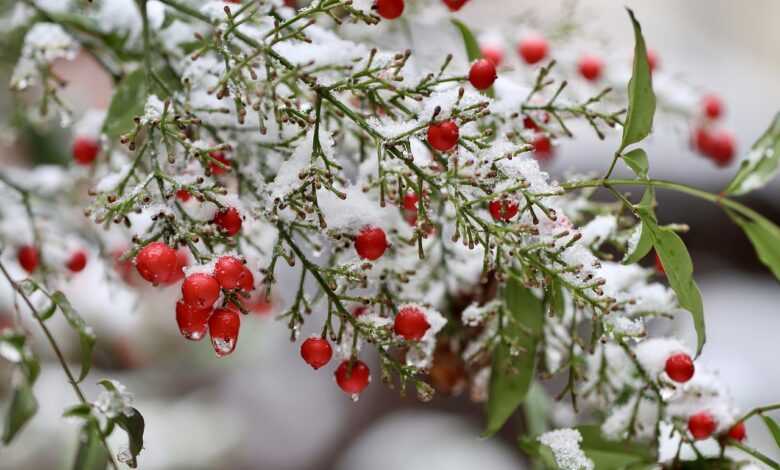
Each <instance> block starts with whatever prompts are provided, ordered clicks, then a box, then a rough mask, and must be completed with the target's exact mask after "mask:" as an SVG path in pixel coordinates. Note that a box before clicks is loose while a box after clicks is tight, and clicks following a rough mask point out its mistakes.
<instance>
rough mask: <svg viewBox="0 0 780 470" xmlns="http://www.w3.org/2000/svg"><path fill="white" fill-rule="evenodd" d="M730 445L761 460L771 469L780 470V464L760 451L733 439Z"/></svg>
mask: <svg viewBox="0 0 780 470" xmlns="http://www.w3.org/2000/svg"><path fill="white" fill-rule="evenodd" d="M729 445H730V446H732V447H736V448H737V449H739V450H741V451H742V452H745V453H746V454H749V455H750V456H751V457H753V458H755V459H758V460H760V461H761V462H763V463H765V464H767V465H768V466H769V467H771V468H773V469H775V470H780V464H779V463H777V462H775V461H774V460H772V459H770V458H769V457H767V456H766V455H764V454H763V453H761V452H759V451H758V450H756V449H754V448H752V447H749V446H746V445H745V444H743V443H741V442H739V441H735V440H733V439H730V440H729Z"/></svg>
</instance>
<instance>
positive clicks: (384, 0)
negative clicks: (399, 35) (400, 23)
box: [374, 0, 404, 20]
mask: <svg viewBox="0 0 780 470" xmlns="http://www.w3.org/2000/svg"><path fill="white" fill-rule="evenodd" d="M374 5H375V7H376V11H377V13H379V16H381V17H382V18H384V19H386V20H394V19H396V18H398V17H399V16H401V13H403V12H404V0H376V2H375V4H374Z"/></svg>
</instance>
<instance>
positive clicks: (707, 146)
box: [692, 95, 736, 167]
mask: <svg viewBox="0 0 780 470" xmlns="http://www.w3.org/2000/svg"><path fill="white" fill-rule="evenodd" d="M701 114H702V117H701V119H700V121H701V122H700V123H699V124H698V125H697V126H696V127H695V129H694V131H693V142H692V144H693V147H694V149H695V150H696V151H698V152H699V153H700V154H701V155H702V156H704V157H706V158H709V159H710V160H712V162H713V163H715V165H717V166H719V167H725V166H728V165H729V164H731V162H732V161H733V160H734V154H735V150H736V144H735V141H734V135H733V134H732V133H731V132H730V131H728V130H726V129H722V128H716V127H715V126H714V123H715V122H716V121H718V120H719V119H720V118H721V117H722V116H723V114H724V106H723V102H722V101H721V99H720V98H719V97H717V96H715V95H707V96H705V97H704V99H703V100H702V113H701Z"/></svg>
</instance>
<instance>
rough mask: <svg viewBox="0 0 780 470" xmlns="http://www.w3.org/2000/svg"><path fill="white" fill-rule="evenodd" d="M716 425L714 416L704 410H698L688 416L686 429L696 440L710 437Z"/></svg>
mask: <svg viewBox="0 0 780 470" xmlns="http://www.w3.org/2000/svg"><path fill="white" fill-rule="evenodd" d="M717 427H718V425H717V423H716V422H715V418H713V417H712V415H711V414H709V413H708V412H706V411H700V412H698V413H696V414H695V415H693V416H691V417H690V418H688V431H690V432H691V435H692V436H693V438H694V439H696V440H697V441H700V440H702V439H707V438H708V437H710V436H711V435H712V433H713V432H715V428H717Z"/></svg>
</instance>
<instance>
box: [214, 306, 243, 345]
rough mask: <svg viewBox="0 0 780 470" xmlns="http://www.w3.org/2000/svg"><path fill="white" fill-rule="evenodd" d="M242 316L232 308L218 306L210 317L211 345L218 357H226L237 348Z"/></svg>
mask: <svg viewBox="0 0 780 470" xmlns="http://www.w3.org/2000/svg"><path fill="white" fill-rule="evenodd" d="M240 327H241V317H240V316H239V314H238V312H236V311H235V310H233V309H230V308H218V309H216V310H214V313H213V314H212V315H211V318H209V333H210V334H211V345H212V346H213V347H214V352H215V353H217V357H225V356H227V355H228V354H230V353H232V352H233V350H234V349H236V343H237V342H238V330H239V328H240Z"/></svg>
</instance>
